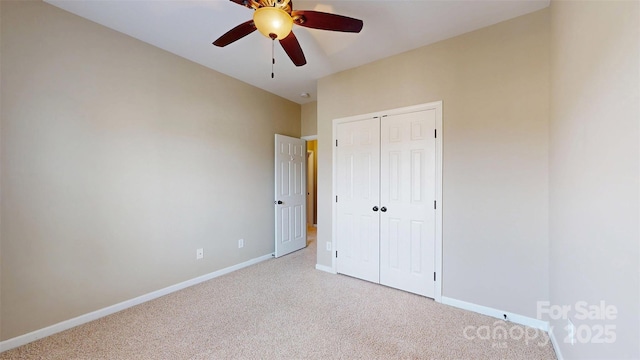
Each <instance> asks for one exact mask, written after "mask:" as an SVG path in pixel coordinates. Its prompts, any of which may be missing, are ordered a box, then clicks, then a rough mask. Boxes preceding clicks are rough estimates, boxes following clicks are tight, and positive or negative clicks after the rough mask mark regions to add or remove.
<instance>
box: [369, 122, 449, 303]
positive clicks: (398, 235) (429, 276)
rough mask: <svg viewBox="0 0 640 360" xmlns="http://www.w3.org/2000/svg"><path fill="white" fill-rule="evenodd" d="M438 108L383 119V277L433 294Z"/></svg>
mask: <svg viewBox="0 0 640 360" xmlns="http://www.w3.org/2000/svg"><path fill="white" fill-rule="evenodd" d="M435 126H436V111H435V110H426V111H419V112H414V113H408V114H402V115H394V116H388V117H383V118H382V122H381V131H380V132H381V155H380V157H381V158H380V161H381V166H380V167H381V170H380V174H381V179H380V197H381V199H380V206H381V211H383V210H385V209H386V211H384V212H380V283H381V284H383V285H387V286H391V287H394V288H398V289H401V290H405V291H409V292H412V293H416V294H420V295H424V296H427V297H434V279H433V277H434V275H433V274H434V269H435V251H434V249H435V210H434V201H435V199H436V184H435V180H436V173H435V170H436V142H435V136H434V132H435Z"/></svg>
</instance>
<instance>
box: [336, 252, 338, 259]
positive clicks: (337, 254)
mask: <svg viewBox="0 0 640 360" xmlns="http://www.w3.org/2000/svg"><path fill="white" fill-rule="evenodd" d="M337 258H338V250H336V259H337Z"/></svg>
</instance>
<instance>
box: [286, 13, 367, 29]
mask: <svg viewBox="0 0 640 360" xmlns="http://www.w3.org/2000/svg"><path fill="white" fill-rule="evenodd" d="M291 17H292V18H293V21H294V22H295V23H296V24H298V25H300V26H305V27H308V28H312V29H320V30H331V31H343V32H354V33H359V32H360V30H362V26H363V25H364V24H363V22H362V20H358V19H354V18H350V17H347V16H342V15H336V14H329V13H325V12H320V11H311V10H298V11H293V12H291Z"/></svg>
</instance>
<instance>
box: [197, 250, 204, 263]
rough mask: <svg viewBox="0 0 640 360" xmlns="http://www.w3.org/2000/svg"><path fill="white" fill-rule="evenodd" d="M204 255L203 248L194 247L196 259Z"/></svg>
mask: <svg viewBox="0 0 640 360" xmlns="http://www.w3.org/2000/svg"><path fill="white" fill-rule="evenodd" d="M203 257H204V249H196V260H200V259H202V258H203Z"/></svg>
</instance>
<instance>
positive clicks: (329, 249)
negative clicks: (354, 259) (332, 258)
mask: <svg viewBox="0 0 640 360" xmlns="http://www.w3.org/2000/svg"><path fill="white" fill-rule="evenodd" d="M327 251H331V241H327Z"/></svg>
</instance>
